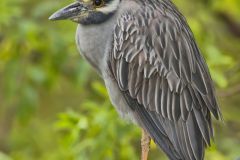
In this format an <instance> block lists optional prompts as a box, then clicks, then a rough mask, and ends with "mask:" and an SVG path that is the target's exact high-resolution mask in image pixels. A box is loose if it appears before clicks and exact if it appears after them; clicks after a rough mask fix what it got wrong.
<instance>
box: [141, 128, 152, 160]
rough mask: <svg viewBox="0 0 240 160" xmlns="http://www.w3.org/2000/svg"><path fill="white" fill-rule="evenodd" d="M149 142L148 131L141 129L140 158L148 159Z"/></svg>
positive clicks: (142, 159)
mask: <svg viewBox="0 0 240 160" xmlns="http://www.w3.org/2000/svg"><path fill="white" fill-rule="evenodd" d="M150 142H151V138H150V136H149V135H148V133H147V132H146V131H145V130H144V129H142V138H141V147H142V155H141V160H147V159H148V152H149V150H150Z"/></svg>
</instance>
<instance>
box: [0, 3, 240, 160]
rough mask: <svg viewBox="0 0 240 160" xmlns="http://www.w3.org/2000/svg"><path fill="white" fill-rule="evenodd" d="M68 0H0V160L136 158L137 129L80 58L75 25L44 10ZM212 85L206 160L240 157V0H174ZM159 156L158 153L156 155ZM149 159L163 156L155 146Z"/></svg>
mask: <svg viewBox="0 0 240 160" xmlns="http://www.w3.org/2000/svg"><path fill="white" fill-rule="evenodd" d="M70 2H71V1H70V0H61V1H60V0H51V1H50V0H41V1H40V0H38V1H37V0H36V1H30V0H1V3H0V160H99V159H104V160H138V159H139V156H140V130H139V129H138V128H137V127H136V126H133V125H131V124H129V123H127V122H124V121H122V120H121V119H120V118H119V117H118V115H117V113H116V112H115V110H114V109H113V107H112V106H111V104H110V102H109V100H108V96H107V93H106V90H105V88H104V86H103V83H102V81H101V80H100V78H99V77H98V76H97V75H96V73H95V72H94V71H93V70H92V68H91V67H90V66H89V65H88V64H87V63H86V62H85V61H84V60H83V59H82V58H81V57H80V55H79V53H78V51H77V49H76V46H75V39H74V36H75V29H76V24H74V23H72V22H70V21H63V22H50V21H48V16H49V15H50V14H51V13H53V12H54V11H56V10H57V9H59V8H61V7H63V6H65V5H67V4H68V3H70ZM174 2H175V3H176V5H177V6H178V7H179V9H180V10H181V11H182V12H183V14H184V15H185V16H186V17H187V20H188V22H189V24H190V26H191V28H192V30H193V32H194V34H195V37H196V40H197V42H198V44H199V47H200V48H201V50H202V53H203V55H204V57H205V58H206V60H207V63H208V65H209V67H210V70H211V73H212V78H213V79H214V82H215V84H216V89H217V95H218V99H219V103H220V106H221V109H222V112H223V116H224V119H225V123H224V124H222V123H219V122H216V121H215V122H214V123H215V124H214V125H215V135H216V137H215V144H214V145H213V146H212V147H211V148H209V149H208V150H207V153H206V159H207V160H236V159H238V158H240V106H239V105H240V83H239V82H240V18H239V17H240V1H239V0H174ZM156 157H158V158H156ZM150 159H154V160H155V159H159V160H160V159H161V160H164V159H166V157H165V156H164V155H163V154H162V152H161V151H160V150H159V149H157V147H156V146H155V145H154V144H152V150H151V153H150Z"/></svg>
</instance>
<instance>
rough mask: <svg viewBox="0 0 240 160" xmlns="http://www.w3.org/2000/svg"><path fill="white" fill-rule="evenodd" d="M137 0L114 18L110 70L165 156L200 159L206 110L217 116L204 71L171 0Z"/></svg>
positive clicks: (206, 141) (208, 127)
mask: <svg viewBox="0 0 240 160" xmlns="http://www.w3.org/2000/svg"><path fill="white" fill-rule="evenodd" d="M150 2H151V4H150ZM142 3H147V4H145V5H142V7H141V9H139V10H138V11H137V12H132V11H128V12H126V13H124V14H123V15H122V16H121V18H119V19H118V23H117V25H116V27H115V31H114V32H115V33H114V40H113V45H114V47H113V51H112V52H111V54H110V56H109V63H110V70H111V71H112V75H113V77H114V78H115V80H116V81H117V83H118V85H119V89H120V90H121V91H122V93H123V95H124V96H125V97H126V101H127V102H128V104H129V105H130V107H131V108H133V109H134V112H135V113H136V116H135V117H136V119H137V121H139V123H140V125H141V126H142V127H143V128H145V129H146V130H147V131H148V132H149V134H150V136H151V137H152V138H153V139H154V141H155V142H156V143H157V144H158V145H159V146H160V147H161V148H162V149H163V150H164V151H165V152H166V153H167V154H168V156H170V155H169V153H170V152H171V153H174V154H173V155H175V158H173V157H172V159H174V160H175V159H176V160H177V159H186V160H202V159H203V155H204V147H205V146H206V145H208V146H209V145H210V139H211V138H212V137H213V135H212V134H213V132H212V124H211V123H212V122H211V113H212V114H213V115H214V116H215V117H216V118H217V119H218V118H219V117H220V116H221V113H220V111H219V108H218V105H217V102H216V98H215V94H214V87H213V83H212V80H211V77H210V74H209V71H208V69H207V66H206V64H205V61H204V59H203V57H202V56H201V54H200V51H199V49H198V47H197V45H196V43H195V41H194V38H193V35H192V33H191V31H190V29H189V27H188V25H187V23H186V21H185V19H184V18H183V17H182V16H181V14H180V13H179V12H178V11H176V8H175V7H174V6H173V5H172V3H171V2H169V1H167V2H166V3H170V4H168V5H166V4H164V3H162V1H154V0H149V1H145V2H142ZM169 6H172V7H169ZM161 136H163V137H161ZM160 142H161V143H162V144H160Z"/></svg>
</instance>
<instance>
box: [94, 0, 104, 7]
mask: <svg viewBox="0 0 240 160" xmlns="http://www.w3.org/2000/svg"><path fill="white" fill-rule="evenodd" d="M93 5H94V6H95V7H97V8H99V7H102V6H103V5H104V0H93Z"/></svg>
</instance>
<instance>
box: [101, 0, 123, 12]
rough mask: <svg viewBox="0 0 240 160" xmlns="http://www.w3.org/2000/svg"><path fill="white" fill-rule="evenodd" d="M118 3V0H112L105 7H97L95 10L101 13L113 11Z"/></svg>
mask: <svg viewBox="0 0 240 160" xmlns="http://www.w3.org/2000/svg"><path fill="white" fill-rule="evenodd" d="M119 3H120V0H113V1H112V2H111V3H110V4H108V5H107V6H106V7H102V8H97V11H100V12H103V13H111V12H113V11H115V10H116V9H117V7H118V5H119Z"/></svg>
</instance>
